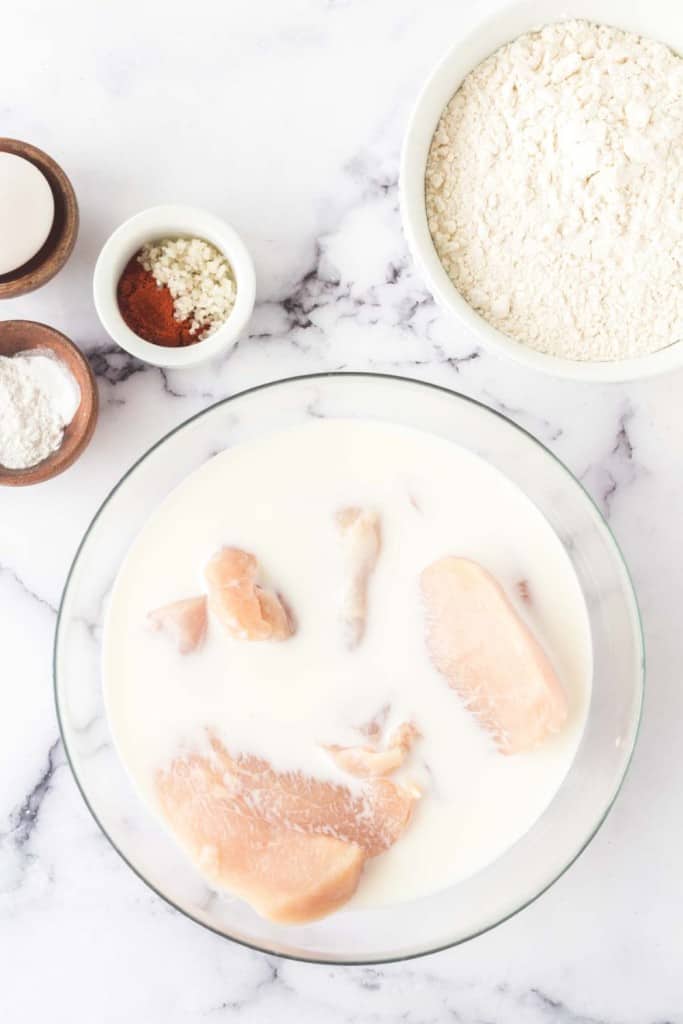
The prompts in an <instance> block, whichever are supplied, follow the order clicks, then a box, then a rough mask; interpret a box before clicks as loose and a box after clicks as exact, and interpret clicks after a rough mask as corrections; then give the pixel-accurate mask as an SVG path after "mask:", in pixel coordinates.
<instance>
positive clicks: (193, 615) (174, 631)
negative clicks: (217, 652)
mask: <svg viewBox="0 0 683 1024" xmlns="http://www.w3.org/2000/svg"><path fill="white" fill-rule="evenodd" d="M147 620H148V622H149V624H150V626H151V627H152V629H161V630H163V631H164V633H167V634H168V635H169V636H170V637H171V639H172V640H173V641H174V642H175V644H176V646H177V648H178V650H179V651H180V653H181V654H189V653H190V651H196V650H197V648H198V647H200V646H201V645H202V644H203V643H204V637H205V636H206V622H207V614H206V598H205V597H203V596H202V597H188V598H186V599H185V600H183V601H173V603H172V604H165V605H164V606H163V607H162V608H156V609H155V610H154V611H153V612H150V613H149V615H148V616H147Z"/></svg>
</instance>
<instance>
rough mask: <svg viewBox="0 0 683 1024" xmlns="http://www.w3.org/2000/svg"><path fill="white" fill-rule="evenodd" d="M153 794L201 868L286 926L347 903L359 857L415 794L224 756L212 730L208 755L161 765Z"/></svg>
mask: <svg viewBox="0 0 683 1024" xmlns="http://www.w3.org/2000/svg"><path fill="white" fill-rule="evenodd" d="M156 792H157V796H158V799H159V803H160V806H161V810H162V812H163V814H164V817H165V819H166V821H167V822H168V824H169V825H170V827H171V829H172V831H173V833H174V834H175V836H176V838H177V839H178V841H179V842H180V844H181V846H182V847H183V848H184V849H185V851H186V852H187V854H188V855H189V857H190V858H191V860H192V861H193V862H194V863H195V865H196V866H197V868H198V869H199V870H200V871H201V873H202V874H203V875H204V876H205V877H206V878H207V879H208V880H209V881H211V882H212V883H214V884H215V885H216V886H218V887H220V888H225V889H228V890H229V891H230V892H232V893H234V894H235V895H237V896H240V897H241V898H242V899H245V900H246V901H247V902H248V903H250V904H251V905H252V906H253V907H254V909H255V910H256V911H257V912H258V913H259V914H261V915H262V916H263V917H267V918H270V919H271V920H273V921H279V922H282V923H285V924H294V923H302V922H305V921H313V920H316V919H317V918H320V917H324V916H326V915H327V914H331V913H332V912H333V911H334V910H337V909H338V908H339V907H340V906H342V905H343V904H344V903H346V901H347V900H348V899H350V897H351V896H352V895H353V893H354V892H355V890H356V887H357V885H358V881H359V879H360V875H361V872H362V869H363V865H364V863H365V861H366V859H367V858H368V857H375V856H377V854H379V853H382V852H383V851H384V850H386V849H388V848H389V847H390V846H392V845H393V843H395V842H396V840H397V839H398V838H399V837H400V836H401V835H402V833H403V831H404V829H405V828H406V826H407V825H408V822H409V821H410V816H411V813H412V810H413V806H414V804H415V801H416V799H417V795H418V794H417V792H416V791H412V790H408V789H406V788H404V787H403V786H399V785H397V784H395V783H393V782H390V781H389V780H388V779H376V780H373V781H371V782H367V783H365V784H363V785H357V786H356V788H355V789H354V790H353V791H352V790H351V789H350V788H347V787H346V786H337V785H334V784H332V783H330V782H323V781H321V780H318V779H315V778H311V777H309V776H306V775H303V774H301V773H300V772H287V773H279V772H276V771H275V770H274V769H273V768H271V766H270V765H269V763H268V762H267V761H264V760H262V759H261V758H258V757H255V756H252V755H241V756H239V757H234V758H233V757H231V756H230V754H229V753H228V751H227V750H226V749H225V747H224V746H223V745H222V744H221V743H220V742H219V741H218V740H216V739H215V738H213V739H211V751H210V753H209V754H207V755H206V756H204V755H200V754H189V755H187V756H184V757H179V758H177V759H176V760H174V761H173V762H172V763H171V765H170V767H169V768H168V770H164V771H161V772H159V773H158V775H157V779H156Z"/></svg>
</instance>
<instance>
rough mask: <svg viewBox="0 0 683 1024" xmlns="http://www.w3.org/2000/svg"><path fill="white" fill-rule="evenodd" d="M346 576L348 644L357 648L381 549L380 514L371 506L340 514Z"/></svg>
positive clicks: (344, 597) (343, 611) (344, 609)
mask: <svg viewBox="0 0 683 1024" xmlns="http://www.w3.org/2000/svg"><path fill="white" fill-rule="evenodd" d="M337 523H338V524H339V528H340V530H341V534H342V543H343V545H344V561H345V565H346V572H347V578H346V581H345V584H344V591H343V594H342V602H341V618H342V622H343V623H344V630H345V636H346V645H347V647H349V648H350V649H353V648H354V647H357V646H358V644H359V643H360V642H361V640H362V639H363V635H364V633H365V623H366V619H367V613H368V581H369V578H370V574H371V573H372V571H373V569H374V568H375V566H376V564H377V559H378V557H379V550H380V543H381V537H380V525H379V516H378V515H377V513H376V512H373V511H372V510H370V509H363V508H344V509H341V510H340V511H339V512H338V513H337Z"/></svg>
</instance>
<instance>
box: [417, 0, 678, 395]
mask: <svg viewBox="0 0 683 1024" xmlns="http://www.w3.org/2000/svg"><path fill="white" fill-rule="evenodd" d="M568 18H586V19H588V20H589V21H596V22H602V23H606V24H609V25H615V26H617V27H618V28H622V29H625V30H627V31H631V32H637V33H639V34H641V35H645V36H649V37H651V38H653V39H658V40H660V41H661V42H664V43H667V44H668V45H669V46H670V47H671V48H672V49H673V50H675V51H677V52H678V53H683V17H682V16H681V0H629V2H628V3H624V0H563V2H562V3H561V4H559V3H558V2H557V0H522V2H521V3H514V4H511V5H508V6H505V7H503V8H502V9H501V10H500V11H498V12H497V13H496V14H495V15H494V16H492V17H490V18H488V19H487V20H486V21H483V22H481V23H480V24H479V25H477V26H476V27H475V28H474V29H472V30H471V31H470V32H469V33H468V34H467V35H466V36H464V38H463V39H461V40H460V41H459V42H458V43H457V44H456V45H455V46H454V47H453V49H452V50H451V51H450V52H449V53H448V54H447V55H446V57H445V58H444V59H443V60H442V61H441V63H440V64H439V65H438V66H437V67H436V69H435V71H434V72H433V73H432V74H431V76H430V77H429V79H428V80H427V83H426V84H425V86H424V88H423V89H422V92H421V94H420V96H419V98H418V100H417V103H416V105H415V108H414V110H413V113H412V115H411V118H410V121H409V124H408V130H407V132H406V136H405V140H404V144H403V153H402V157H401V179H400V191H401V213H402V217H403V227H404V231H405V234H406V238H407V241H408V245H409V247H410V250H411V252H412V254H413V258H414V259H415V262H416V263H417V265H418V267H419V268H420V270H421V272H422V274H423V276H424V278H425V281H426V283H427V286H428V287H429V290H430V291H431V292H432V294H433V295H434V298H435V299H436V300H437V301H438V302H439V303H440V304H441V305H442V306H443V307H444V308H445V309H446V310H448V311H449V312H451V313H453V314H454V315H455V316H457V317H458V318H459V319H460V320H461V321H462V322H463V323H464V324H465V325H466V326H467V327H468V328H469V329H470V330H471V331H472V332H473V334H475V335H477V337H478V338H479V339H480V340H481V342H482V345H484V346H486V347H487V348H490V349H493V350H494V351H497V352H500V353H502V354H504V355H507V356H510V357H512V358H513V359H515V360H517V362H519V363H524V364H525V365H526V366H528V367H531V368H533V369H536V370H542V371H545V372H546V373H551V374H555V375H556V376H558V377H568V378H573V379H575V380H595V381H622V380H632V379H634V378H637V377H649V376H653V375H655V374H658V373H664V372H666V371H667V370H673V369H676V368H678V367H680V366H683V342H681V341H678V342H676V343H675V344H673V345H670V346H669V347H668V348H664V349H661V350H660V351H659V352H655V353H653V354H652V355H647V356H642V357H640V358H638V359H623V360H615V361H611V362H580V361H577V360H571V359H559V358H557V357H555V356H550V355H544V354H543V353H540V352H535V351H534V350H533V349H531V348H529V347H528V346H527V345H524V344H522V343H521V342H518V341H514V340H513V339H512V338H510V337H508V336H507V335H505V334H503V333H502V332H501V331H499V330H497V329H496V328H495V327H492V326H491V324H489V323H488V322H487V321H486V320H485V319H484V318H483V317H482V316H480V315H479V314H478V313H477V312H475V310H474V309H472V307H471V306H470V305H469V303H467V302H466V301H465V299H464V298H463V297H462V295H460V293H459V292H458V291H457V289H456V288H455V286H454V285H453V284H452V282H451V280H450V278H449V277H448V275H447V273H446V271H445V270H444V268H443V267H442V266H441V263H440V262H439V257H438V256H437V254H436V250H435V248H434V244H433V242H432V238H431V235H430V233H429V228H428V226H427V215H426V211H425V196H424V176H425V167H426V163H427V154H428V152H429V146H430V143H431V140H432V136H433V134H434V130H435V128H436V125H437V123H438V121H439V117H440V116H441V112H442V110H443V108H444V107H445V106H446V104H447V103H448V101H449V100H450V98H451V96H452V95H453V94H454V93H455V92H456V90H457V89H458V87H459V86H460V83H461V82H462V80H463V79H464V78H465V76H466V75H467V74H468V73H469V72H470V71H471V70H472V69H473V68H475V67H476V66H477V64H479V63H480V62H481V61H482V60H484V58H485V57H488V56H489V54H491V53H493V52H494V51H495V50H497V49H498V47H500V46H503V45H504V44H505V43H507V42H510V41H511V40H513V39H515V38H516V37H517V36H519V35H521V34H522V33H523V32H528V31H530V30H532V29H534V28H538V27H540V26H541V25H543V24H547V23H549V22H555V21H566V20H567V19H568Z"/></svg>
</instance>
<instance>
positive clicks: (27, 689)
mask: <svg viewBox="0 0 683 1024" xmlns="http://www.w3.org/2000/svg"><path fill="white" fill-rule="evenodd" d="M485 6H487V7H488V6H494V0H491V3H487V4H486V5H484V4H476V3H472V2H469V3H467V2H457V0H452V2H451V3H449V4H446V3H443V2H441V3H439V2H437V0H287V2H286V3H283V2H280V3H278V2H276V0H227V2H224V3H222V4H218V3H215V2H211V0H194V2H193V3H192V4H189V5H187V4H180V3H178V2H176V0H169V2H168V3H166V4H163V5H162V4H161V3H159V2H154V3H148V4H141V3H136V2H133V0H119V2H118V3H117V4H92V3H86V2H85V0H69V2H66V3H62V4H52V5H48V4H45V3H44V2H42V0H22V2H21V3H20V4H13V5H8V6H7V7H6V9H5V10H4V11H3V19H4V23H3V43H4V45H3V55H2V61H1V62H0V105H1V109H2V133H3V134H5V135H10V136H15V137H19V138H24V139H27V140H29V141H31V142H34V143H36V144H37V145H39V146H42V147H43V148H45V149H47V150H48V151H49V152H51V153H53V154H54V156H55V157H56V158H57V159H58V160H60V161H61V162H62V163H63V165H64V167H65V168H66V170H67V172H68V173H69V174H70V175H71V177H72V179H73V182H74V184H75V187H76V190H77V193H78V196H79V199H80V204H81V214H82V230H81V235H80V239H79V242H78V246H77V248H76V251H75V253H74V255H73V257H72V259H71V261H70V263H69V264H68V266H67V268H66V269H65V270H64V271H63V272H62V273H61V274H60V275H59V276H58V277H57V278H56V279H55V280H54V281H53V282H52V283H50V284H49V285H47V286H46V287H45V288H44V289H42V290H41V291H40V292H38V293H36V294H34V295H29V296H26V297H24V298H22V299H17V300H14V301H7V302H5V303H4V304H3V305H2V309H1V310H0V314H1V315H2V317H3V318H11V317H27V318H31V319H36V320H43V321H46V322H48V323H50V324H54V325H55V326H56V327H58V328H60V329H62V330H63V331H65V332H66V333H67V334H69V335H70V336H71V337H72V338H73V339H74V340H75V341H76V342H77V343H78V344H80V345H81V346H82V347H83V348H84V349H85V350H87V352H88V353H89V355H90V357H91V360H92V365H93V368H94V370H95V372H96V373H97V376H98V383H99V388H100V395H101V401H102V413H101V418H100V422H99V426H98V429H97V432H96V434H95V438H94V441H93V443H92V445H91V446H90V448H89V449H88V451H87V452H86V454H85V455H84V456H83V458H82V459H81V461H80V462H79V463H78V465H77V466H75V467H74V468H73V469H71V470H70V471H69V472H68V473H66V474H65V475H64V476H63V477H61V478H59V479H57V480H55V481H53V482H51V483H48V484H45V485H41V486H39V487H34V488H29V489H25V490H19V489H17V490H9V489H6V490H4V491H3V493H2V494H0V649H1V650H2V670H1V671H0V680H1V682H2V685H1V686H0V749H1V750H2V767H3V770H2V772H1V773H0V965H1V967H0V1019H1V1020H2V1021H7V1022H8V1024H9V1022H11V1024H23V1022H38V1021H43V1020H49V1021H51V1022H54V1024H57V1022H67V1021H68V1022H69V1024H81V1022H90V1021H98V1022H102V1024H108V1022H118V1021H122V1020H130V1021H145V1022H146V1024H157V1022H158V1024H161V1022H163V1024H181V1022H182V1024H185V1022H190V1021H193V1022H194V1021H198V1020H202V1019H206V1020H207V1021H214V1020H215V1021H219V1022H220V1021H225V1022H229V1021H249V1020H258V1021H261V1022H264V1024H267V1022H270V1021H276V1020H277V1021H292V1022H294V1021H296V1022H297V1024H303V1022H309V1021H310V1022H323V1021H324V1022H330V1024H332V1022H334V1024H337V1022H339V1024H341V1022H359V1024H360V1022H362V1024H366V1022H367V1024H383V1022H389V1021H396V1020H401V1021H404V1022H406V1024H430V1022H434V1021H457V1022H464V1024H475V1022H477V1024H479V1022H495V1024H542V1022H558V1024H599V1022H603V1021H604V1022H614V1024H627V1022H629V1024H630V1022H639V1024H640V1022H648V1024H662V1022H665V1021H671V1022H673V1021H683V976H682V974H681V953H682V952H683V928H682V926H681V919H682V915H681V906H682V904H683V882H682V880H681V879H682V872H681V859H682V857H683V835H682V828H681V799H680V792H681V787H682V786H683V759H682V758H681V754H680V750H681V735H682V730H683V725H682V724H681V721H680V719H681V713H682V712H683V687H682V686H681V675H682V672H683V655H682V653H681V643H680V625H679V615H680V613H679V609H680V607H681V605H682V602H683V569H682V565H683V557H682V556H681V553H680V542H679V537H680V523H681V518H682V514H683V486H682V485H681V479H682V478H681V465H680V452H681V442H680V436H681V431H682V429H683V411H682V410H683V405H682V404H681V400H680V393H681V388H683V375H681V374H679V375H676V376H670V377H667V378H665V379H660V380H654V381H650V382H642V383H636V384H631V385H628V386H611V387H601V386H586V385H576V384H569V383H562V382H553V381H552V380H549V379H545V378H542V377H538V376H535V375H532V374H530V373H528V372H524V371H522V370H521V369H518V368H516V367H514V366H513V365H511V364H509V363H507V362H503V361H501V360H499V359H497V358H495V357H493V356H491V355H488V354H485V353H484V352H482V351H480V349H479V348H478V347H477V343H476V341H475V339H474V338H473V337H470V336H468V334H467V333H466V332H465V331H464V330H463V329H461V328H459V327H458V326H457V325H455V324H453V323H451V322H449V321H448V320H447V319H446V318H445V317H444V316H443V315H442V314H440V313H439V312H438V311H437V310H436V308H435V306H434V304H433V302H432V301H431V299H430V297H429V296H428V294H427V293H426V292H425V289H424V287H423V285H422V282H421V281H420V279H419V277H418V276H417V275H416V273H415V271H414V270H413V267H412V265H411V262H410V259H409V257H408V254H407V252H406V247H405V244H404V242H403V239H402V236H401V229H400V223H399V215H398V210H397V187H396V178H397V162H398V153H399V147H400V141H401V134H402V130H403V126H404V124H405V119H406V115H407V112H408V109H409V106H410V104H411V102H412V99H413V97H414V95H415V93H416V89H417V88H418V86H419V83H420V82H421V80H422V78H423V76H424V75H425V73H426V72H427V71H428V69H429V68H430V66H431V65H432V64H433V63H434V61H435V60H436V58H437V57H438V56H439V55H440V54H441V52H442V50H443V49H444V47H445V46H446V45H447V44H448V43H449V41H450V40H451V39H453V38H454V37H455V35H456V33H458V32H459V31H461V28H462V25H463V24H464V22H465V21H466V20H468V19H469V18H471V17H473V16H474V15H478V14H481V13H482V11H483V9H484V7H485ZM170 200H179V201H183V202H194V203H197V204H201V205H204V206H206V207H208V208H209V209H211V210H213V211H215V212H216V213H220V214H223V215H224V216H225V217H226V218H227V219H229V220H230V221H232V222H233V223H234V224H235V226H236V227H237V228H238V230H239V231H241V232H242V233H243V235H244V237H245V239H246V240H247V242H248V244H249V245H250V247H251V249H252V251H253V254H254V257H255V261H256V268H257V275H258V282H259V283H258V301H257V307H256V311H255V314H254V317H253V320H252V322H251V325H250V328H249V331H248V335H247V336H245V337H244V338H243V340H242V341H241V342H240V344H239V347H238V348H237V349H236V350H235V351H234V352H233V353H232V354H231V355H230V356H229V357H228V358H226V359H224V360H223V361H222V362H221V363H219V364H218V365H217V366H212V367H210V368H207V369H205V370H198V371H190V372H188V371H183V372H175V373H170V372H169V373H164V372H160V371H159V370H156V369H152V368H150V367H144V366H142V365H140V364H137V363H134V362H133V361H131V360H130V359H129V358H127V357H126V356H125V355H124V354H123V353H121V352H120V351H119V350H118V349H117V348H116V346H115V345H114V344H113V343H112V342H110V341H109V339H108V338H107V337H106V336H105V334H104V333H103V331H102V329H101V328H100V326H99V323H98V321H97V318H96V315H95V311H94V308H93V304H92V299H91V289H90V281H91V274H92V268H93V262H94V259H95V257H96V254H97V252H98V250H99V247H100V246H101V244H102V242H103V241H104V239H105V237H106V236H107V234H108V233H109V231H110V230H111V229H112V228H113V227H114V226H115V225H116V224H117V223H118V222H119V221H120V220H122V219H123V218H124V217H126V216H128V215H129V214H131V213H133V212H135V211H136V210H138V209H141V208H143V207H144V206H147V205H150V204H152V203H156V202H161V201H170ZM333 368H353V369H367V368H371V369H375V370H381V371H388V372H395V373H402V374H408V375H412V376H416V377H421V378H424V379H426V380H431V381H436V382H439V383H442V384H445V385H447V386H450V387H452V388H455V389H457V390H461V391H463V392H465V393H467V394H471V395H474V396H476V397H478V398H481V399H483V400H484V401H485V402H487V403H488V404H490V405H492V406H494V407H495V408H498V409H501V410H503V411H504V412H505V413H506V414H508V415H509V416H511V417H512V418H513V419H515V420H516V421H518V422H519V423H521V424H523V425H524V426H525V427H527V428H528V429H529V430H531V431H532V432H533V433H534V434H536V435H537V436H538V437H539V438H541V439H542V440H543V441H544V442H546V443H547V444H548V445H549V446H550V447H551V448H552V449H553V451H555V452H556V453H557V454H558V455H559V456H560V457H561V458H562V459H564V460H565V461H566V462H567V463H568V465H569V466H570V467H571V468H572V469H573V470H574V472H575V473H577V474H578V475H579V476H580V477H581V479H582V480H583V481H584V482H585V483H586V485H587V486H588V488H589V489H590V491H591V492H592V493H593V494H594V496H595V497H596V498H597V500H598V501H599V502H600V503H601V505H602V507H603V509H604V511H605V513H606V514H607V515H608V516H609V519H610V522H611V524H612V526H613V528H614V530H615V532H616V534H617V537H618V539H619V541H620V543H621V544H622V546H623V549H624V551H625V554H626V557H627V559H628V561H629V563H630V566H631V569H632V571H633V575H634V578H635V582H636V586H637V589H638V594H639V598H640V601H641V605H642V611H643V616H644V622H645V630H646V639H647V646H648V659H649V689H648V694H647V699H646V707H645V718H644V724H643V729H642V732H641V738H640V742H639V746H638V749H637V751H636V756H635V760H634V764H633V767H632V770H631V773H630V775H629V778H628V780H627V783H626V785H625V788H624V790H623V792H622V795H621V797H620V799H619V800H618V802H617V805H616V807H615V809H614V811H613V812H612V814H611V815H610V817H609V819H608V821H607V823H606V825H605V826H604V828H603V829H602V831H601V832H600V833H599V835H598V837H597V838H596V839H595V841H594V842H593V843H592V844H591V846H590V847H589V849H588V851H587V852H586V853H585V854H584V855H583V857H582V858H581V859H580V860H579V862H578V863H577V864H576V865H575V866H574V867H573V868H572V869H571V870H570V872H569V873H568V874H567V875H566V876H565V877H564V878H563V879H562V880H561V881H560V882H559V883H558V884H557V885H556V886H555V887H554V888H553V889H552V890H551V891H550V892H549V893H548V894H547V895H546V896H544V897H543V898H542V899H541V900H540V901H539V902H538V903H536V904H535V905H534V906H532V907H531V908H530V909H528V910H526V911H525V912H523V913H522V914H520V915H519V916H518V917H516V918H515V919H513V920H512V921H510V922H509V923H507V924H505V925H504V926H502V927H500V928H498V929H497V930H496V931H494V932H492V933H490V934H488V935H486V936H484V937H482V938H480V939H478V940H476V941H474V942H472V943H470V944H468V945H466V946H464V947H461V948H459V949H455V950H452V951H450V952H447V953H443V954H440V955H438V956H434V957H431V958H427V959H423V960H420V961H415V962H412V963H409V964H405V965H397V966H390V967H383V968H380V969H361V968H353V969H351V968H345V969H335V968H327V967H320V966H317V967H316V966H307V965H303V964H296V963H287V962H280V961H276V960H274V959H271V958H268V957H264V956H261V955H259V954H256V953H251V952H249V951H246V950H244V949H240V948H238V947H236V946H233V945H231V944H230V943H229V942H227V941H223V940H221V939H219V938H217V937H216V936H214V935H211V934H209V933H208V932H205V931H203V930H202V929H201V928H199V927H198V926H196V925H194V924H192V923H191V922H189V921H187V920H185V919H183V918H182V917H181V916H180V915H178V914H177V913H175V912H173V911H171V910H170V909H168V908H167V907H166V906H165V905H164V904H163V903H162V902H161V901H160V900H159V899H157V898H156V897H155V896H154V895H153V894H152V893H151V892H150V891H148V890H147V889H146V888H145V887H144V886H143V885H142V883H141V882H139V881H138V880H137V879H136V878H135V877H133V875H132V874H131V873H130V872H129V871H128V870H127V868H126V867H125V866H124V864H123V863H122V862H121V861H120V860H119V858H118V856H117V855H116V854H115V853H114V851H113V850H112V849H111V848H110V847H109V845H108V843H107V841H106V840H105V839H104V838H103V837H102V836H101V835H100V833H99V832H98V829H97V827H96V825H95V823H94V822H93V820H92V819H91V818H90V816H89V814H88V812H87V810H86V808H85V806H84V805H83V803H82V801H81V798H80V796H79V795H78V792H77V791H76V788H75V785H74V783H73V780H72V778H71V776H70V773H69V770H68V768H67V767H66V765H65V760H64V752H63V750H62V747H61V744H60V742H59V741H58V738H57V725H56V721H55V715H54V710H53V702H52V685H51V650H52V639H53V630H54V625H55V609H56V606H57V603H58V601H59V596H60V592H61V588H62V585H63V582H64V578H65V574H66V571H67V569H68V566H69V563H70V560H71V558H72V556H73V553H74V549H75V547H76V545H77V543H78V540H79V538H80V536H81V534H82V532H83V530H84V528H85V527H86V525H87V523H88V521H89V520H90V518H91V516H92V515H93V513H94V511H95V510H96V508H97V506H98V504H99V502H100V501H101V500H102V498H103V497H104V496H105V494H106V493H107V491H108V489H109V488H110V487H111V485H112V484H113V482H114V481H115V480H116V479H117V478H118V477H119V476H120V474H121V473H122V472H123V471H124V470H125V469H126V468H127V466H128V465H129V464H130V462H131V461H132V460H133V459H134V458H136V457H137V456H138V455H139V454H140V453H141V452H142V451H143V450H144V449H145V448H146V447H147V446H148V445H149V444H150V443H151V442H153V441H156V440H157V439H158V438H159V437H160V436H161V435H162V434H163V433H165V432H166V431H167V430H168V429H169V428H170V427H172V426H174V425H176V424H178V423H180V422H181V421H182V420H183V419H185V418H186V417H187V416H189V415H190V414H191V413H193V412H195V411H197V410H198V409H201V408H202V407H204V406H205V405H207V404H209V403H210V402H212V401H213V400H214V399H217V398H220V397H222V396H225V395H228V394H231V393H233V392H235V391H238V390H240V389H241V388H244V387H246V386H249V385H253V384H256V383H258V382H260V381H263V380H266V379H274V378H277V377H281V376H285V375H289V374H293V373H300V372H306V371H314V370H319V369H333Z"/></svg>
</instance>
